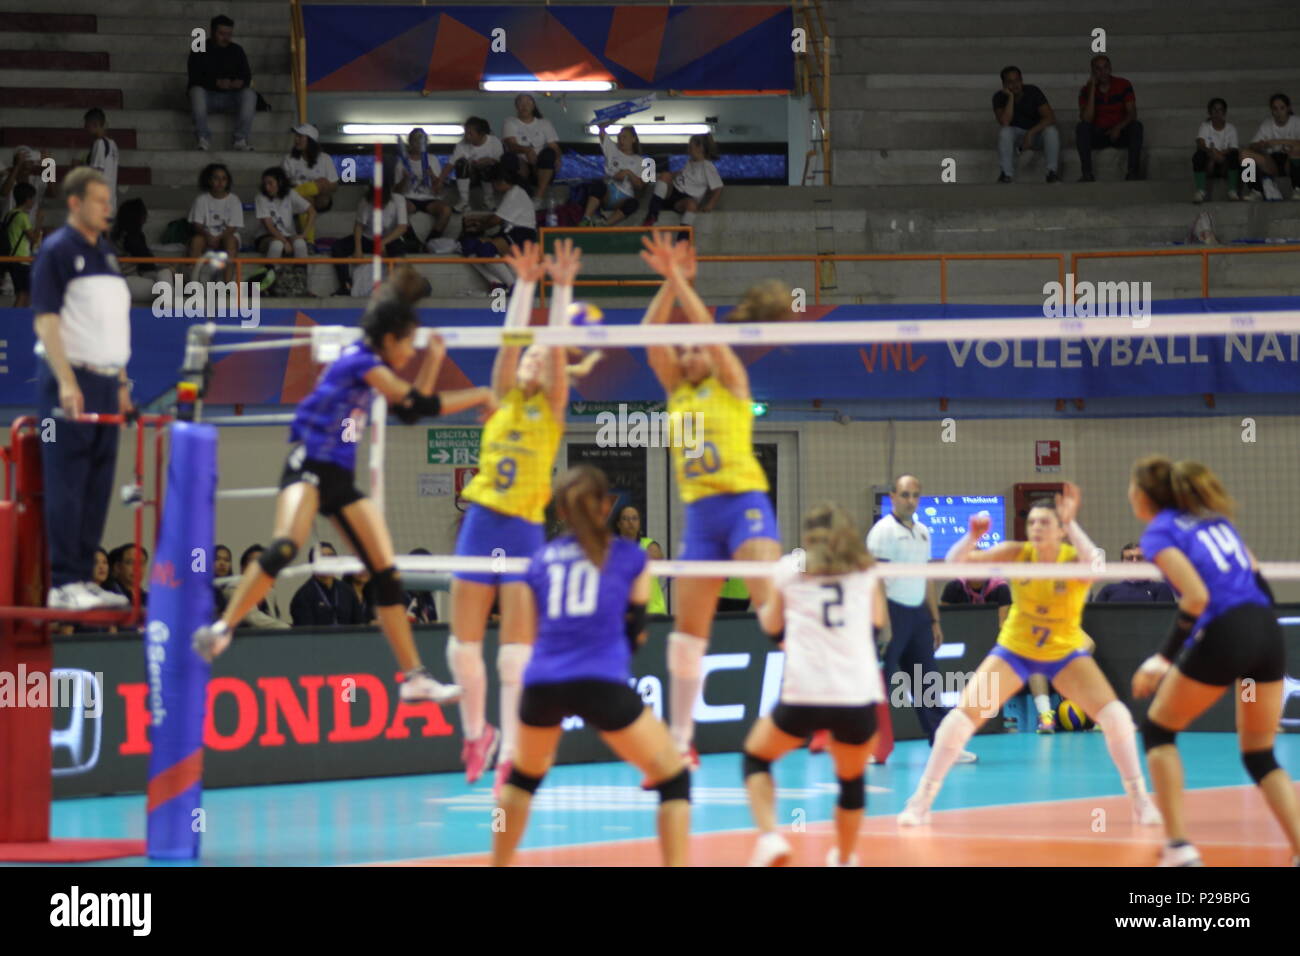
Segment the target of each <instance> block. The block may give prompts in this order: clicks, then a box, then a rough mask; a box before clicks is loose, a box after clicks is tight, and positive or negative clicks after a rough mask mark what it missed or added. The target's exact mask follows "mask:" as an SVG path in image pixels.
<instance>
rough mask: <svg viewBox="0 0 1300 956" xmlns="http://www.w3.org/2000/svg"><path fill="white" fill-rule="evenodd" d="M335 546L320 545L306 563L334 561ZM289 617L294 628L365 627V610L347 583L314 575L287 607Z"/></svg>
mask: <svg viewBox="0 0 1300 956" xmlns="http://www.w3.org/2000/svg"><path fill="white" fill-rule="evenodd" d="M336 553H337V552H336V551H335V550H334V545H332V544H330V543H329V542H328V541H322V542H321V543H320V544H319V545H317V546H316V547H313V548H312V549H311V551H310V552H309V553H308V558H307V560H309V561H312V562H314V561H315V560H316V559H317V558H318V557H321V556H324V557H333V556H334V555H335V554H336ZM289 614H290V615H291V616H292V618H293V626H294V627H335V626H339V625H348V624H366V623H368V620H367V618H366V612H365V608H364V607H362V605H361V602H360V601H359V600H358V599H357V595H356V592H355V591H354V590H353V589H352V587H351V586H350V585H348V583H347V582H346V581H340V580H338V579H337V578H335V577H334V576H333V575H329V574H315V575H312V577H311V578H309V579H308V580H307V583H306V584H304V585H303V586H302V587H300V588H299V589H298V591H297V593H296V594H294V596H293V600H292V601H291V602H290V603H289Z"/></svg>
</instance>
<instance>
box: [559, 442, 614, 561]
mask: <svg viewBox="0 0 1300 956" xmlns="http://www.w3.org/2000/svg"><path fill="white" fill-rule="evenodd" d="M608 501H609V479H608V478H606V477H605V473H604V472H603V471H601V470H600V469H599V468H594V467H592V466H591V465H577V466H576V467H573V468H570V469H569V470H568V471H566V472H565V473H564V474H563V475H561V476H560V483H559V487H558V488H557V489H556V492H555V510H556V513H557V514H558V515H559V516H560V520H561V521H563V522H564V523H565V524H567V525H568V526H569V528H570V529H571V530H572V531H573V534H574V537H576V538H577V539H578V544H579V545H581V547H582V550H583V553H585V554H586V555H587V560H588V561H590V562H591V563H592V564H594V565H595V566H596V567H597V568H600V567H603V566H604V564H605V558H606V556H608V554H609V543H610V539H611V538H612V537H613V532H611V531H610V530H609V525H608V523H607V522H606V520H605V517H606V515H605V512H606V508H607V507H608Z"/></svg>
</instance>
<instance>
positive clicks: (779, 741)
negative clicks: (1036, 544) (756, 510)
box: [744, 504, 889, 866]
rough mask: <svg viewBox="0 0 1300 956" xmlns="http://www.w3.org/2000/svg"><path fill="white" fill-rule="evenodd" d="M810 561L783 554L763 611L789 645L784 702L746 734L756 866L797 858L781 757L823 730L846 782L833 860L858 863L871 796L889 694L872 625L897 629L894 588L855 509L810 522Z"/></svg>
mask: <svg viewBox="0 0 1300 956" xmlns="http://www.w3.org/2000/svg"><path fill="white" fill-rule="evenodd" d="M803 549H804V567H803V568H800V567H799V565H798V562H796V561H795V560H793V559H792V558H786V559H783V560H782V562H781V566H780V569H779V570H778V572H777V574H776V576H775V577H774V578H773V580H772V593H771V594H770V595H769V597H768V599H767V603H766V604H764V605H763V606H762V607H761V608H759V611H758V621H759V624H760V626H761V627H762V628H763V630H765V631H766V632H767V633H768V634H770V635H772V639H773V640H775V641H776V642H778V643H782V642H784V650H785V672H784V674H783V675H782V677H781V700H780V702H779V703H778V704H777V705H776V707H775V708H774V709H773V710H772V714H771V716H769V717H760V718H759V720H758V722H757V723H756V724H754V726H753V728H752V729H751V730H750V732H749V736H748V737H747V738H746V739H745V756H744V775H745V789H746V790H747V791H748V792H749V806H750V809H751V810H752V811H753V814H754V822H755V823H757V824H758V829H759V833H760V836H759V838H758V842H757V844H756V845H755V847H754V853H753V856H752V857H751V858H750V865H751V866H781V865H784V864H786V863H788V862H789V861H790V855H791V852H790V844H789V843H787V842H786V840H785V838H784V837H783V836H781V834H780V833H778V832H777V829H776V791H775V788H774V786H773V783H772V772H771V771H772V764H773V762H775V761H776V760H777V759H778V758H780V757H781V756H782V755H783V754H785V753H787V752H789V751H791V750H793V749H795V748H796V747H800V746H802V745H803V743H804V741H805V740H807V739H808V737H809V736H811V735H812V734H813V733H814V732H816V731H819V730H826V731H829V733H830V751H831V759H832V760H834V762H835V776H836V777H837V778H838V779H839V783H840V797H839V800H838V801H837V802H836V805H835V807H836V809H835V831H836V837H837V843H836V845H835V846H833V847H831V850H830V853H829V854H828V855H827V858H826V865H827V866H857V864H858V861H857V856H856V855H855V854H854V852H853V847H854V846H855V845H856V843H857V841H858V829H859V826H860V825H861V823H862V815H863V812H864V810H865V807H866V805H867V803H866V794H867V790H866V779H865V776H864V771H865V769H866V765H867V757H868V755H869V754H870V753H871V751H872V748H873V746H874V737H875V733H876V704H877V702H879V701H882V700H884V699H885V687H884V682H883V680H882V679H881V676H880V664H879V662H878V661H877V660H876V646H875V641H873V640H872V639H871V637H870V634H871V628H872V627H874V628H876V629H877V630H878V631H883V630H885V629H886V628H888V626H889V612H888V611H887V609H886V607H885V595H884V589H883V588H881V587H880V585H879V583H877V584H875V585H874V586H873V585H871V584H870V583H869V581H868V579H867V573H866V572H867V570H868V569H869V568H870V567H871V565H872V564H873V563H874V562H873V561H872V558H871V555H869V554H868V553H867V552H866V550H865V548H863V546H862V538H861V537H860V536H859V535H858V533H857V530H856V529H855V528H854V527H853V523H852V522H851V521H850V520H849V518H848V516H847V515H845V513H844V512H843V511H842V510H840V508H839V507H838V506H836V505H833V504H824V505H819V506H818V507H815V508H813V509H811V510H810V511H809V512H808V513H807V514H806V515H804V519H803Z"/></svg>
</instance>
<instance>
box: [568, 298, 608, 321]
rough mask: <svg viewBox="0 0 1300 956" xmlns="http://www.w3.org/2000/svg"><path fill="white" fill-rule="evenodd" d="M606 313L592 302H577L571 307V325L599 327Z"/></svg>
mask: <svg viewBox="0 0 1300 956" xmlns="http://www.w3.org/2000/svg"><path fill="white" fill-rule="evenodd" d="M604 318H605V313H604V312H602V311H600V308H599V307H598V306H594V305H592V304H591V303H590V302H575V303H573V305H571V306H569V324H570V325H599V324H600V322H601V320H602V319H604Z"/></svg>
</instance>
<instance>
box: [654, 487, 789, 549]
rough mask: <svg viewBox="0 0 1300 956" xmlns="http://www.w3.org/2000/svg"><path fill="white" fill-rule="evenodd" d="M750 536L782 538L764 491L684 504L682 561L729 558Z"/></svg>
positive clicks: (720, 496)
mask: <svg viewBox="0 0 1300 956" xmlns="http://www.w3.org/2000/svg"><path fill="white" fill-rule="evenodd" d="M750 538H771V539H772V540H773V541H777V542H779V541H780V540H781V532H780V531H778V530H777V527H776V515H775V514H773V513H772V502H771V501H769V500H768V497H767V492H765V491H744V492H741V493H740V494H738V495H710V496H709V497H707V498H701V499H699V500H698V501H692V502H691V503H690V504H688V505H687V506H686V533H685V535H684V536H683V542H682V550H681V554H679V555H678V557H679V558H681V559H682V560H683V561H729V560H731V557H732V555H734V554H735V553H736V549H738V548H739V547H740V546H741V545H742V544H744V543H745V542H746V541H748V540H749V539H750Z"/></svg>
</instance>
